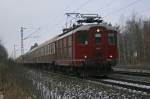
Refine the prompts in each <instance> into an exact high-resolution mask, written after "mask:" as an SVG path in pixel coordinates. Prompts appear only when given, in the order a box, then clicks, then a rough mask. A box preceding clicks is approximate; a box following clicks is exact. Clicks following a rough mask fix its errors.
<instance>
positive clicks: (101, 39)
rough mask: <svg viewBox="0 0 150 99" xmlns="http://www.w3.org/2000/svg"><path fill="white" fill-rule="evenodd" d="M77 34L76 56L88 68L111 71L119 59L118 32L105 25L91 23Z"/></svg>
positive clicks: (81, 64)
mask: <svg viewBox="0 0 150 99" xmlns="http://www.w3.org/2000/svg"><path fill="white" fill-rule="evenodd" d="M87 28H88V29H87V30H82V31H78V32H77V33H76V35H75V38H76V44H75V53H76V54H75V58H76V59H77V60H80V62H78V65H80V66H85V67H86V68H88V70H92V69H94V70H95V69H96V70H98V71H104V70H105V71H110V70H111V67H112V66H114V65H116V61H117V55H118V54H117V32H116V31H114V30H112V28H111V27H108V26H107V27H106V26H104V25H93V26H92V25H90V27H87Z"/></svg>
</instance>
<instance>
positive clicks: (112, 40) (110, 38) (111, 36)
mask: <svg viewBox="0 0 150 99" xmlns="http://www.w3.org/2000/svg"><path fill="white" fill-rule="evenodd" d="M108 43H109V44H115V43H116V37H115V33H108Z"/></svg>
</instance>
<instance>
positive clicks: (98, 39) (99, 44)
mask: <svg viewBox="0 0 150 99" xmlns="http://www.w3.org/2000/svg"><path fill="white" fill-rule="evenodd" d="M93 45H94V54H95V55H94V57H95V58H102V57H103V47H104V46H103V45H104V33H103V32H96V33H94V42H93Z"/></svg>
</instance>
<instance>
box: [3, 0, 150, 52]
mask: <svg viewBox="0 0 150 99" xmlns="http://www.w3.org/2000/svg"><path fill="white" fill-rule="evenodd" d="M133 2H134V3H133ZM126 7H127V8H126ZM149 9H150V0H0V39H1V40H2V43H3V44H4V46H5V47H6V48H7V50H8V52H9V54H10V55H12V54H13V46H14V44H15V45H17V47H16V49H17V54H18V55H19V54H20V27H22V26H23V27H25V28H27V29H25V30H24V37H26V36H28V35H29V34H30V33H33V32H34V31H36V32H35V33H34V35H32V37H34V36H38V38H29V39H27V40H25V41H24V43H25V50H26V51H27V50H28V49H29V48H30V46H31V45H33V44H34V43H35V42H37V43H42V42H44V41H45V40H48V39H50V38H52V37H54V36H55V35H58V34H60V33H61V30H62V28H63V27H64V26H65V24H64V23H65V21H66V17H65V15H64V14H65V13H66V12H79V13H99V14H100V15H101V16H102V17H103V19H104V21H106V22H111V23H113V24H119V23H120V21H123V20H125V19H126V18H127V17H129V16H131V14H132V13H133V12H137V13H138V14H139V15H142V16H144V17H149V16H150V10H149ZM38 28H40V29H38Z"/></svg>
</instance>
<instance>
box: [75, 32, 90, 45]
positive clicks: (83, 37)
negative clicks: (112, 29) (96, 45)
mask: <svg viewBox="0 0 150 99" xmlns="http://www.w3.org/2000/svg"><path fill="white" fill-rule="evenodd" d="M77 40H78V42H79V43H80V44H88V35H87V33H86V32H79V33H77Z"/></svg>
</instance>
